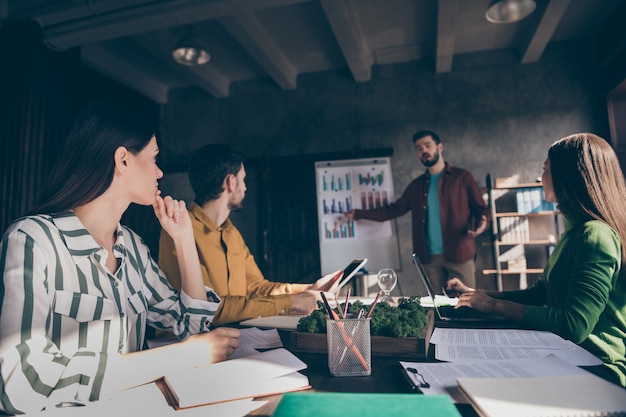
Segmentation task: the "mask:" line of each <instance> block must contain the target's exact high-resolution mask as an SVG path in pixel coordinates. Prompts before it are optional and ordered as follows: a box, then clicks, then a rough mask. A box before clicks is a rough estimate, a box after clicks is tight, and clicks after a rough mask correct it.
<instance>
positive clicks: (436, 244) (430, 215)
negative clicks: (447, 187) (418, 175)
mask: <svg viewBox="0 0 626 417" xmlns="http://www.w3.org/2000/svg"><path fill="white" fill-rule="evenodd" d="M442 174H443V171H442V172H440V173H439V174H435V175H431V176H430V185H429V186H428V208H427V211H426V222H427V223H426V250H427V251H428V253H429V254H431V255H441V254H443V234H442V233H441V211H440V209H439V179H440V178H441V175H442Z"/></svg>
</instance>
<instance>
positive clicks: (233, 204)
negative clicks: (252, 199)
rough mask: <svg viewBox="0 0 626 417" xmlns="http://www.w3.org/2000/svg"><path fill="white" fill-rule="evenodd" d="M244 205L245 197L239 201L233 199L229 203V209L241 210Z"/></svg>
mask: <svg viewBox="0 0 626 417" xmlns="http://www.w3.org/2000/svg"><path fill="white" fill-rule="evenodd" d="M242 207H243V198H242V199H241V200H239V201H234V200H231V201H229V203H228V210H230V211H239V210H241V209H242Z"/></svg>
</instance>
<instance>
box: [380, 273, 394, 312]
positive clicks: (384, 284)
mask: <svg viewBox="0 0 626 417" xmlns="http://www.w3.org/2000/svg"><path fill="white" fill-rule="evenodd" d="M397 283H398V276H397V275H396V271H394V270H393V269H391V268H383V269H381V270H380V271H378V286H379V287H380V289H381V290H382V291H383V296H382V297H381V299H380V301H384V302H386V303H390V304H393V303H394V301H393V298H391V291H392V290H393V289H394V288H395V287H396V284H397Z"/></svg>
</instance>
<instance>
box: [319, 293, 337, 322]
mask: <svg viewBox="0 0 626 417" xmlns="http://www.w3.org/2000/svg"><path fill="white" fill-rule="evenodd" d="M320 297H322V301H323V302H324V307H326V311H327V312H328V317H329V318H331V319H332V320H339V317H338V316H337V313H335V310H333V309H332V308H330V304H328V300H327V299H326V295H325V294H324V291H320Z"/></svg>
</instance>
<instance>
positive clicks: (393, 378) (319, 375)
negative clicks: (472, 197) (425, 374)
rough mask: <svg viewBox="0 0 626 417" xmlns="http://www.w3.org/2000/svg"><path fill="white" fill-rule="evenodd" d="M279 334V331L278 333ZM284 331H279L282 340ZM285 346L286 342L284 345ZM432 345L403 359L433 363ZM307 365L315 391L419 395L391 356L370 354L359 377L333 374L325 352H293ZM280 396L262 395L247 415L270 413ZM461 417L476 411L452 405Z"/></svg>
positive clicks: (466, 405) (465, 406) (306, 373)
mask: <svg viewBox="0 0 626 417" xmlns="http://www.w3.org/2000/svg"><path fill="white" fill-rule="evenodd" d="M281 333H282V332H281ZM285 336H288V334H281V337H282V338H283V339H284V337H285ZM285 346H287V345H285ZM434 351H435V347H434V345H430V347H429V350H428V357H426V358H423V359H406V360H407V361H412V362H417V361H427V362H433V361H435V358H434ZM293 354H294V355H296V356H297V357H298V358H300V359H301V360H302V361H303V362H304V363H306V364H307V369H305V370H303V371H301V372H302V373H303V374H305V375H306V376H307V377H308V378H309V383H310V384H311V387H312V389H313V390H315V391H324V392H358V393H406V394H411V395H422V394H421V393H418V392H415V391H413V390H412V389H411V387H410V385H409V383H408V382H407V380H406V379H405V377H404V375H402V372H403V371H402V368H401V366H400V363H399V361H400V359H398V358H394V357H376V356H374V357H372V374H371V375H370V376H359V377H341V378H338V377H333V376H332V375H331V374H330V371H329V370H328V355H327V354H325V353H308V352H293ZM280 398H281V395H275V396H271V397H265V398H260V399H258V400H259V401H268V403H267V404H266V405H264V406H263V407H261V408H259V409H257V410H255V411H254V412H253V413H251V414H250V415H251V416H271V414H272V412H273V411H274V409H275V408H276V405H277V404H278V402H279V401H280ZM456 406H457V409H458V410H459V412H460V413H461V415H462V416H463V417H477V414H476V412H475V411H474V409H473V408H472V406H471V405H469V404H456Z"/></svg>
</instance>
